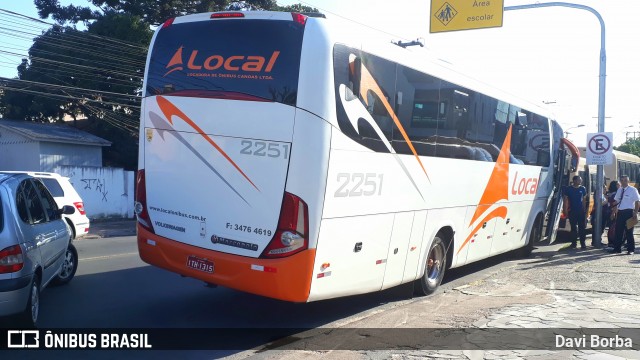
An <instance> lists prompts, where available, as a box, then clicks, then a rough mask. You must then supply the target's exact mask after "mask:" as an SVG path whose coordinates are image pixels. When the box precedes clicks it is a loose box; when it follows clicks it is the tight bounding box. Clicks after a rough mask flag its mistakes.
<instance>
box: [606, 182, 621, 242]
mask: <svg viewBox="0 0 640 360" xmlns="http://www.w3.org/2000/svg"><path fill="white" fill-rule="evenodd" d="M619 187H620V185H619V183H618V181H617V180H611V182H610V183H609V190H608V191H607V193H606V197H607V207H608V208H609V216H608V217H606V218H605V217H604V213H603V215H602V216H603V219H602V220H603V221H606V222H607V223H606V226H607V227H608V228H609V229H608V230H607V241H608V243H607V247H610V248H613V243H614V242H615V234H616V230H615V229H616V212H617V207H616V199H615V197H616V193H617V192H618V188H619ZM603 229H604V226H603Z"/></svg>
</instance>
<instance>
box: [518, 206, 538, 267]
mask: <svg viewBox="0 0 640 360" xmlns="http://www.w3.org/2000/svg"><path fill="white" fill-rule="evenodd" d="M541 237H542V218H541V217H540V216H539V215H538V217H537V218H536V220H535V221H534V222H533V226H532V227H531V231H530V232H529V241H528V242H527V245H525V246H524V247H523V248H522V249H520V255H521V256H522V257H524V258H528V257H530V256H531V254H532V253H533V249H534V247H535V243H536V242H537V241H540V238H541Z"/></svg>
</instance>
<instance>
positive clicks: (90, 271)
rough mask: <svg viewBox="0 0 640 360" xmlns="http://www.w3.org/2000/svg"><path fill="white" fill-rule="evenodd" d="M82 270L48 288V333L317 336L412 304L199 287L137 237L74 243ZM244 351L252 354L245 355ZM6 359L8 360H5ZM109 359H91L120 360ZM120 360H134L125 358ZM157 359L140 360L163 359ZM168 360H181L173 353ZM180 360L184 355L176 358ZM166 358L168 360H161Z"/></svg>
mask: <svg viewBox="0 0 640 360" xmlns="http://www.w3.org/2000/svg"><path fill="white" fill-rule="evenodd" d="M75 244H76V247H77V249H78V252H79V257H80V261H79V267H78V271H77V273H76V277H75V279H74V280H73V281H72V282H71V283H70V284H68V285H65V286H61V287H50V288H47V289H46V290H45V291H44V292H43V293H42V297H41V308H40V314H41V315H40V320H39V326H40V327H41V328H227V327H236V328H237V327H240V328H256V327H261V328H270V327H280V328H315V327H319V326H335V325H338V326H341V325H344V324H347V323H349V322H350V321H352V319H358V318H361V317H363V316H366V315H367V314H370V313H371V312H374V311H380V310H384V309H385V308H389V307H393V306H397V305H400V304H403V303H406V302H408V301H412V293H413V288H412V285H403V286H399V287H396V288H393V289H389V290H387V291H383V292H378V293H373V294H367V295H361V296H352V297H346V298H339V299H332V300H326V301H320V302H315V303H309V304H293V303H287V302H282V301H278V300H272V299H267V298H263V297H259V296H255V295H251V294H246V293H242V292H238V291H235V290H231V289H227V288H222V287H219V288H207V287H205V286H204V284H203V283H202V282H200V281H198V280H194V279H189V278H183V277H181V276H179V275H177V274H174V273H171V272H168V271H165V270H162V269H159V268H156V267H152V266H149V265H147V264H145V263H144V262H142V261H141V260H140V258H139V256H138V252H137V246H136V241H135V237H133V236H127V237H113V238H97V239H81V240H77V241H76V242H75ZM511 259H513V257H512V256H510V255H504V256H499V257H496V258H493V259H490V260H488V261H483V262H480V263H477V264H473V265H472V266H469V267H465V268H462V269H456V270H451V271H449V273H448V274H447V275H446V276H445V280H444V283H443V285H442V286H441V289H440V291H446V290H447V289H451V288H453V287H456V286H460V285H463V284H466V283H470V282H473V281H474V279H476V278H478V277H481V276H482V274H483V273H484V272H486V271H494V270H495V269H496V268H499V267H501V266H505V265H507V264H509V260H511ZM240 350H245V349H239V350H238V351H240ZM238 351H197V352H189V354H185V353H178V354H179V356H178V357H179V358H198V359H205V358H208V359H212V358H219V357H222V356H226V355H231V354H233V353H237V352H238ZM88 354H89V353H87V352H84V351H72V352H68V353H67V352H61V351H53V352H47V353H46V357H45V356H43V355H45V354H44V353H42V352H22V351H21V353H20V355H18V353H16V352H12V353H8V354H4V355H2V356H1V358H2V359H7V358H14V356H15V358H20V359H27V358H47V359H49V358H61V359H62V358H64V359H68V358H71V357H73V358H75V357H77V358H85V357H86V356H88ZM5 355H7V356H5ZM114 355H116V354H114V353H113V352H110V351H102V352H91V355H90V356H91V357H92V358H102V357H104V358H113V356H114ZM121 355H123V356H120V355H119V356H118V358H123V357H127V358H130V357H129V356H132V355H134V353H132V352H131V351H129V352H123V353H122V354H121ZM158 355H159V354H157V352H156V351H147V352H144V353H142V352H136V353H135V358H143V357H144V358H147V357H148V358H159V356H158ZM162 355H166V357H171V358H174V357H175V356H171V355H170V353H167V352H164V353H162ZM176 355H177V354H176ZM160 358H165V356H160Z"/></svg>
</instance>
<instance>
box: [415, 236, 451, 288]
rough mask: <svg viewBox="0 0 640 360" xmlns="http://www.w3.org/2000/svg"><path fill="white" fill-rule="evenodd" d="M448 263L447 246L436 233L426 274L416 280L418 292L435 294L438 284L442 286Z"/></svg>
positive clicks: (428, 257) (428, 258)
mask: <svg viewBox="0 0 640 360" xmlns="http://www.w3.org/2000/svg"><path fill="white" fill-rule="evenodd" d="M446 265H447V256H446V248H445V245H444V242H443V241H442V239H440V237H439V235H436V237H435V238H434V239H433V242H432V243H431V247H430V248H429V252H428V253H427V260H426V264H425V270H424V275H422V277H421V278H420V279H418V280H416V283H415V286H414V289H415V292H416V294H417V295H429V294H433V293H434V292H435V291H436V289H437V288H438V286H440V282H442V278H443V277H444V270H445V268H446Z"/></svg>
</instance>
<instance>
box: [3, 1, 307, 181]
mask: <svg viewBox="0 0 640 360" xmlns="http://www.w3.org/2000/svg"><path fill="white" fill-rule="evenodd" d="M34 3H35V5H36V8H37V9H38V14H39V16H40V17H41V18H43V19H46V18H49V17H52V18H53V19H54V20H55V21H56V22H57V23H58V24H59V25H57V26H54V27H52V28H51V29H49V30H47V31H46V32H44V33H43V34H42V35H41V36H38V37H37V38H36V39H35V42H34V44H33V46H32V47H31V48H30V49H29V56H28V58H26V59H23V60H22V63H21V64H20V66H19V67H18V77H17V78H16V79H0V87H1V88H2V89H3V90H2V91H3V93H2V94H0V114H2V116H4V117H5V118H12V119H24V120H29V121H39V122H56V121H57V122H59V121H62V120H63V119H64V118H66V117H69V116H70V117H71V118H73V119H74V120H75V119H77V118H86V119H87V121H88V124H87V125H85V127H84V128H85V130H87V131H89V132H91V133H93V134H95V135H97V136H100V137H103V138H105V139H107V140H109V141H111V142H112V143H113V145H112V146H111V147H109V148H105V152H104V157H103V158H104V161H105V164H106V165H109V166H121V167H125V168H127V169H135V168H137V165H136V163H137V143H138V139H137V138H138V127H139V125H138V124H139V118H140V97H139V95H140V93H141V90H142V89H141V88H142V78H143V74H144V66H145V62H146V54H147V49H148V46H149V43H150V40H151V37H152V35H153V33H152V31H151V30H150V28H151V27H152V26H157V25H159V24H162V23H163V22H164V21H166V20H167V19H169V18H172V17H175V16H180V15H186V14H191V13H199V12H207V11H220V10H225V9H229V10H231V9H237V10H248V9H263V10H276V11H288V12H317V9H315V8H310V7H308V6H304V5H302V4H296V5H290V6H285V7H282V6H278V5H277V3H276V1H275V0H246V1H239V2H233V3H231V4H230V1H229V0H87V6H75V5H68V6H61V5H60V3H59V1H58V0H34ZM79 22H81V23H84V24H85V26H86V27H87V30H86V31H78V30H76V29H75V27H74V26H75V25H76V24H77V23H79Z"/></svg>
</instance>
